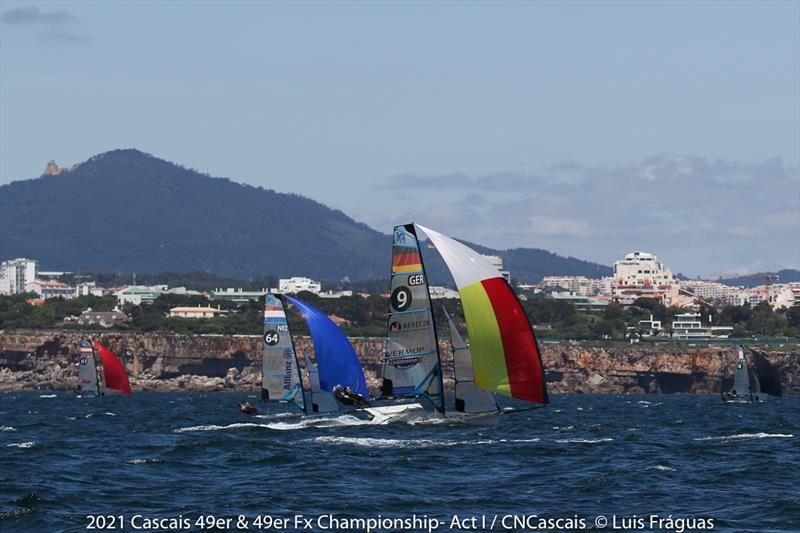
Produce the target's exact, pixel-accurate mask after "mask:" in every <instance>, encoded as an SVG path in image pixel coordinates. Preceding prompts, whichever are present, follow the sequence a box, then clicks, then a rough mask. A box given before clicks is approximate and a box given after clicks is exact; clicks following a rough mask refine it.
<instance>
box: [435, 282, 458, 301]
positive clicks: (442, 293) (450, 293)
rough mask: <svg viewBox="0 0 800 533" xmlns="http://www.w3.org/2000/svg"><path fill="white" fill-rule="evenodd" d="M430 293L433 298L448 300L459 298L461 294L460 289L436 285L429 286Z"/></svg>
mask: <svg viewBox="0 0 800 533" xmlns="http://www.w3.org/2000/svg"><path fill="white" fill-rule="evenodd" d="M428 294H430V296H431V300H448V299H459V298H461V296H460V295H459V294H458V291H456V290H453V289H448V288H447V287H436V286H434V285H429V286H428Z"/></svg>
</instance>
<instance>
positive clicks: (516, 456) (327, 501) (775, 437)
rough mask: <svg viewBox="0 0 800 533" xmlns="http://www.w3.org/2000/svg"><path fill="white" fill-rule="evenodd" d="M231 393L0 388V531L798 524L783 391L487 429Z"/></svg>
mask: <svg viewBox="0 0 800 533" xmlns="http://www.w3.org/2000/svg"><path fill="white" fill-rule="evenodd" d="M245 398H247V399H250V400H251V401H253V400H254V397H248V396H247V395H245V394H226V393H216V394H214V393H212V394H201V393H186V394H147V393H143V394H135V395H133V396H131V397H121V396H118V397H105V398H94V399H88V398H85V399H84V398H76V397H75V396H73V395H71V394H68V393H58V394H56V395H54V394H41V393H7V394H0V530H7V531H84V530H85V528H86V526H87V523H88V522H87V519H86V515H89V514H104V515H122V516H123V519H124V520H125V523H124V526H125V528H124V529H123V530H124V531H134V530H135V529H133V526H134V525H138V526H142V525H143V524H144V522H143V520H144V518H159V517H160V518H178V517H179V516H182V517H183V518H188V519H189V520H190V521H191V522H194V521H195V520H196V519H197V518H198V517H199V516H201V515H207V514H213V515H215V516H216V517H221V518H232V519H233V520H232V522H231V524H230V528H231V529H233V530H236V524H237V522H236V517H238V516H239V515H243V516H244V517H245V518H246V519H247V520H248V522H247V529H240V530H250V531H255V530H258V529H259V528H258V527H257V526H256V525H254V520H255V518H256V517H258V516H264V515H270V516H273V517H287V518H290V517H292V516H293V515H294V514H303V515H305V516H306V517H309V518H312V519H316V518H317V517H318V516H319V515H321V514H325V513H332V514H335V515H336V516H337V517H339V518H348V517H360V518H375V517H377V516H378V515H381V516H382V517H394V518H411V517H412V516H413V515H414V514H416V515H417V517H423V516H424V515H427V516H428V517H429V518H437V519H439V520H440V521H441V522H442V524H441V525H440V526H439V528H438V529H437V530H438V531H448V530H449V526H450V525H451V520H452V516H453V515H458V516H459V517H467V518H469V517H473V516H474V517H476V519H477V520H478V522H476V523H475V525H476V526H477V528H478V529H481V522H480V520H481V519H482V518H481V517H485V518H483V519H484V520H487V522H485V525H484V526H483V528H488V526H489V525H490V522H491V520H492V518H494V517H495V515H499V516H498V519H497V521H496V522H495V528H494V529H495V530H496V531H501V530H503V528H502V525H503V523H502V517H503V516H504V515H517V516H521V515H534V514H535V515H538V516H540V517H549V518H566V519H573V520H576V519H577V518H584V519H585V520H586V529H594V530H600V529H599V528H596V527H595V525H594V520H595V518H596V516H597V515H604V516H606V517H608V519H609V521H610V520H612V518H613V517H612V514H616V516H617V521H618V522H617V524H618V525H619V524H621V523H622V522H621V520H623V519H624V518H628V519H633V518H632V517H633V516H634V515H636V517H637V518H639V519H641V518H643V517H648V518H647V519H646V523H645V524H644V525H643V527H638V526H636V525H635V524H636V523H635V522H628V527H627V528H626V529H628V530H632V529H633V530H644V531H649V530H661V531H676V530H677V531H680V528H679V527H678V523H673V524H672V525H673V526H675V527H673V528H671V529H670V528H667V527H664V526H667V525H670V524H669V523H667V522H662V523H661V524H660V526H661V528H659V525H658V524H656V525H655V526H652V524H651V523H650V522H649V515H651V514H658V515H660V516H662V517H667V516H670V515H671V517H672V518H673V519H676V518H695V519H696V518H705V519H708V518H711V519H713V525H714V529H715V530H716V531H759V532H761V531H798V530H800V503H799V500H800V488H799V487H800V398H798V397H787V398H783V399H782V400H780V401H776V402H773V403H768V404H759V405H724V404H722V403H721V402H720V400H719V398H718V397H712V396H688V395H672V396H633V395H626V396H590V395H573V396H555V397H553V398H552V401H551V404H550V406H549V407H547V408H545V409H541V410H535V411H529V412H524V413H517V414H514V415H509V416H507V417H504V418H505V419H504V420H503V423H502V424H501V425H499V426H496V427H488V428H486V427H483V428H481V427H472V426H466V425H462V424H451V423H446V422H445V423H436V424H407V423H400V424H394V425H389V426H370V425H366V424H365V423H364V421H362V420H359V419H358V418H355V417H352V416H342V417H339V418H329V419H322V420H315V421H314V420H310V419H306V420H299V419H293V418H287V417H279V416H276V415H277V412H271V413H270V412H267V413H266V416H265V417H261V418H252V417H248V416H246V415H242V414H240V413H238V411H237V409H236V404H237V402H238V401H240V400H243V399H245ZM257 405H259V407H261V408H262V409H264V406H263V404H257ZM135 515H141V516H140V518H138V519H137V520H138V522H135V523H132V522H131V520H133V517H134V516H135ZM529 520H530V519H529ZM632 523H633V524H634V525H633V526H631V525H630V524H632ZM422 524H423V525H422V526H421V523H420V522H417V523H416V527H412V528H411V529H420V526H421V527H425V525H424V524H428V525H429V524H430V523H422ZM537 524H538V523H537V522H529V523H528V527H527V529H528V530H534V529H535V527H531V526H537ZM609 524H610V522H609ZM686 524H689V525H690V523H689V522H684V525H686ZM162 525H165V526H167V527H168V524H162ZM264 525H266V524H265V523H264V522H262V523H261V526H262V530H263V529H266V528H263V526H264ZM300 525H302V523H301V524H300ZM327 525H328V524H327V523H320V522H316V521H315V522H313V524H312V529H313V530H323V529H324V528H325V527H326V526H327ZM410 525H412V526H414V524H410ZM467 525H468V524H467ZM506 525H511V526H513V523H512V522H508V521H507V522H506ZM561 525H566V526H569V525H570V524H564V523H562V524H561ZM578 525H580V523H579V524H578ZM517 526H518V527H513V529H515V530H520V529H526V528H523V527H519V524H517ZM537 527H538V526H537ZM219 529H224V528H219ZM219 529H217V530H219ZM284 529H289V530H292V527H291V524H290V526H289V527H286V528H284V527H280V528H277V529H275V528H273V529H271V530H272V531H276V530H284ZM346 529H349V528H345V529H338V531H342V530H346ZM388 529H391V530H393V531H398V530H402V528H400V527H392V528H388ZM462 529H466V528H462ZM545 529H546V528H545ZM564 529H568V528H567V527H565V528H564ZM606 529H608V530H610V526H608V527H607V528H606ZM183 530H187V529H183ZM328 530H333V529H328ZM380 530H384V531H385V530H387V529H380ZM547 530H550V531H553V530H560V529H558V528H552V527H551V528H549V529H547ZM362 531H363V529H362Z"/></svg>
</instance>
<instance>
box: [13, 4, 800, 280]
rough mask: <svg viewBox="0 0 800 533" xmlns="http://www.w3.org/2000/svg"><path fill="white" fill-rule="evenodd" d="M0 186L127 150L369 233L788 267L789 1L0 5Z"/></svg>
mask: <svg viewBox="0 0 800 533" xmlns="http://www.w3.org/2000/svg"><path fill="white" fill-rule="evenodd" d="M0 13H1V14H2V15H1V17H2V21H0V183H7V182H9V181H13V180H17V179H24V178H31V177H35V176H37V175H39V174H40V173H41V172H42V170H43V169H44V166H45V163H46V162H47V160H48V159H51V158H53V159H55V160H56V161H57V162H58V163H59V164H61V165H67V166H68V165H71V164H74V163H77V162H80V161H83V160H85V159H87V158H88V157H90V156H92V155H94V154H96V153H99V152H103V151H106V150H110V149H114V148H138V149H141V150H144V151H146V152H149V153H152V154H153V155H156V156H159V157H162V158H164V159H168V160H171V161H175V162H178V163H181V164H183V165H185V166H190V167H194V168H197V169H199V170H202V171H205V172H208V173H210V174H212V175H215V176H228V177H231V178H233V179H234V180H236V181H241V182H247V183H251V184H254V185H263V186H266V187H271V188H274V189H276V190H278V191H281V192H295V193H299V194H303V195H305V196H309V197H311V198H314V199H315V200H319V201H321V202H323V203H325V204H328V205H330V206H332V207H336V208H339V209H341V210H343V211H344V212H346V213H348V214H349V215H351V216H353V217H354V218H356V219H357V220H360V221H363V222H366V223H368V224H369V225H370V226H372V227H374V228H375V229H378V230H381V231H383V232H386V233H388V232H389V231H390V229H391V226H392V224H394V223H400V222H408V221H411V220H415V221H418V222H421V223H423V224H426V225H429V226H431V227H433V228H435V229H438V230H440V231H443V232H446V233H449V234H451V235H453V236H456V237H461V238H466V239H469V240H472V241H475V242H479V243H481V244H485V245H487V246H493V247H497V248H505V247H515V246H529V247H541V248H546V249H548V250H551V251H554V252H557V253H561V254H564V255H572V256H575V257H579V258H582V259H590V260H594V261H598V262H601V263H604V264H611V263H612V262H613V261H614V260H616V259H619V258H621V257H622V256H623V255H624V254H625V253H627V252H629V251H631V250H634V249H641V250H645V251H649V252H652V253H655V254H657V255H658V256H659V258H661V259H662V260H663V261H664V262H665V263H666V264H667V265H668V266H670V267H671V268H672V269H673V270H674V271H676V272H678V271H679V272H683V273H685V274H687V275H692V276H694V275H704V276H712V275H716V274H721V273H731V272H748V271H759V270H765V269H779V268H800V177H798V174H799V172H798V167H800V2H797V1H785V2H779V1H772V2H769V1H768V2H759V3H747V2H728V3H726V2H707V3H692V2H670V3H655V2H641V3H637V2H620V3H600V2H590V3H580V2H566V3H545V2H527V3H514V2H493V3H479V2H470V3H456V2H447V3H428V2H413V3H412V2H405V3H389V2H375V3H366V2H358V3H333V2H326V3H312V2H299V3H276V2H270V3H266V2H264V3H257V2H242V3H232V2H227V3H224V4H222V3H216V2H198V3H190V2H163V3H157V2H65V1H60V2H33V3H31V2H14V1H6V0H3V1H2V2H0Z"/></svg>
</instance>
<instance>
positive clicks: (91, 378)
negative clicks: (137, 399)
mask: <svg viewBox="0 0 800 533" xmlns="http://www.w3.org/2000/svg"><path fill="white" fill-rule="evenodd" d="M80 353H81V356H80V357H81V358H80V362H79V363H78V381H79V384H78V386H79V388H80V391H81V393H83V394H95V395H101V394H103V393H105V392H120V393H122V394H130V393H131V384H130V381H128V374H127V373H126V372H125V366H124V365H123V364H122V361H120V360H119V359H118V358H117V356H116V355H114V352H112V351H111V350H109V349H108V348H106V347H105V346H103V345H102V344H100V343H99V342H94V341H92V342H90V341H89V340H86V339H84V340H82V341H81V342H80ZM95 353H96V354H97V355H98V356H99V357H100V362H101V364H102V372H103V383H104V385H103V386H101V385H100V379H99V377H98V365H97V361H96V359H95Z"/></svg>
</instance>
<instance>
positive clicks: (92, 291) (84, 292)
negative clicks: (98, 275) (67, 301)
mask: <svg viewBox="0 0 800 533" xmlns="http://www.w3.org/2000/svg"><path fill="white" fill-rule="evenodd" d="M103 294H105V293H104V291H103V288H102V287H98V286H97V283H95V282H94V281H86V282H84V283H78V285H76V286H75V296H76V297H80V296H89V295H92V296H97V297H100V296H103Z"/></svg>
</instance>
